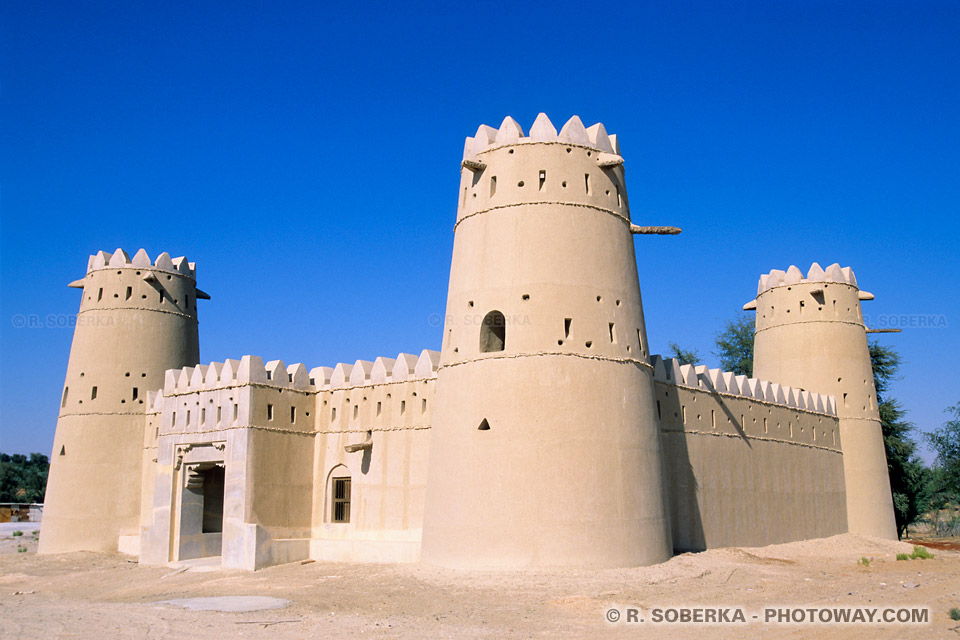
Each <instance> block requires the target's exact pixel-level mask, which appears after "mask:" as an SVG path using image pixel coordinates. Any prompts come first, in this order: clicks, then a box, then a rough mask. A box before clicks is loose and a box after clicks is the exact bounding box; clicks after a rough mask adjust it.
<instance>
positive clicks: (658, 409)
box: [657, 400, 662, 420]
mask: <svg viewBox="0 0 960 640" xmlns="http://www.w3.org/2000/svg"><path fill="white" fill-rule="evenodd" d="M661 418H662V416H661V415H660V401H659V400H657V420H660V419H661Z"/></svg>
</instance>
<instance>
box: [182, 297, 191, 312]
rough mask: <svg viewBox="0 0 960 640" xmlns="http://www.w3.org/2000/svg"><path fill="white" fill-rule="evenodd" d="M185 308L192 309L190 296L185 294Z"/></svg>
mask: <svg viewBox="0 0 960 640" xmlns="http://www.w3.org/2000/svg"><path fill="white" fill-rule="evenodd" d="M183 308H184V309H190V296H183Z"/></svg>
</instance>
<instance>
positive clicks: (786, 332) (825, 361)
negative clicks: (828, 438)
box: [746, 263, 897, 540]
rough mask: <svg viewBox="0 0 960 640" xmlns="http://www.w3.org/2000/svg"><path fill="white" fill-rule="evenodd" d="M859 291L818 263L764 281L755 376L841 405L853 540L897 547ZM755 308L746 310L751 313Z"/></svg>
mask: <svg viewBox="0 0 960 640" xmlns="http://www.w3.org/2000/svg"><path fill="white" fill-rule="evenodd" d="M871 299H873V295H872V294H870V293H867V292H863V291H860V288H859V287H858V286H857V279H856V276H855V275H854V273H853V270H852V269H851V268H850V267H845V268H840V266H839V265H837V264H833V265H831V266H830V267H828V268H827V270H826V271H824V270H823V269H822V268H821V267H820V265H818V264H817V263H814V264H813V266H812V267H811V268H810V270H809V272H808V273H807V276H806V278H804V277H803V274H802V273H801V271H800V270H799V269H798V268H797V267H795V266H791V267H790V268H789V269H788V270H787V271H785V272H784V271H780V270H774V271H771V272H770V273H769V274H766V275H763V276H761V278H760V284H759V286H758V293H757V299H756V302H755V304H756V312H757V325H756V336H755V339H754V340H755V341H754V364H753V373H754V376H755V377H757V378H759V379H762V380H770V381H773V382H778V383H780V384H785V385H789V386H791V387H798V388H802V389H807V390H809V391H816V392H818V393H826V394H831V395H833V396H834V397H836V400H837V416H838V417H839V427H840V442H841V446H842V449H843V467H844V481H845V483H846V494H847V527H848V530H849V531H850V532H851V533H860V534H866V535H871V536H877V537H880V538H889V539H893V540H896V539H897V527H896V520H895V518H894V514H893V498H892V495H891V493H890V477H889V474H888V470H887V458H886V453H885V450H884V445H883V433H882V430H881V428H880V413H879V410H878V408H877V390H876V388H875V387H874V382H873V370H872V367H871V364H870V350H869V345H868V344H867V336H866V327H865V326H864V323H863V313H862V311H861V309H860V301H861V300H871ZM752 307H753V304H752V303H751V304H749V305H747V307H746V308H752Z"/></svg>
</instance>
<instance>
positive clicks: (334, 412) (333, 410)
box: [330, 407, 337, 421]
mask: <svg viewBox="0 0 960 640" xmlns="http://www.w3.org/2000/svg"><path fill="white" fill-rule="evenodd" d="M336 419H337V408H336V407H332V408H331V409H330V420H331V421H332V420H336Z"/></svg>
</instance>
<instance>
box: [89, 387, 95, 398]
mask: <svg viewBox="0 0 960 640" xmlns="http://www.w3.org/2000/svg"><path fill="white" fill-rule="evenodd" d="M90 399H91V400H96V399H97V388H96V387H93V388H92V389H90Z"/></svg>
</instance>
